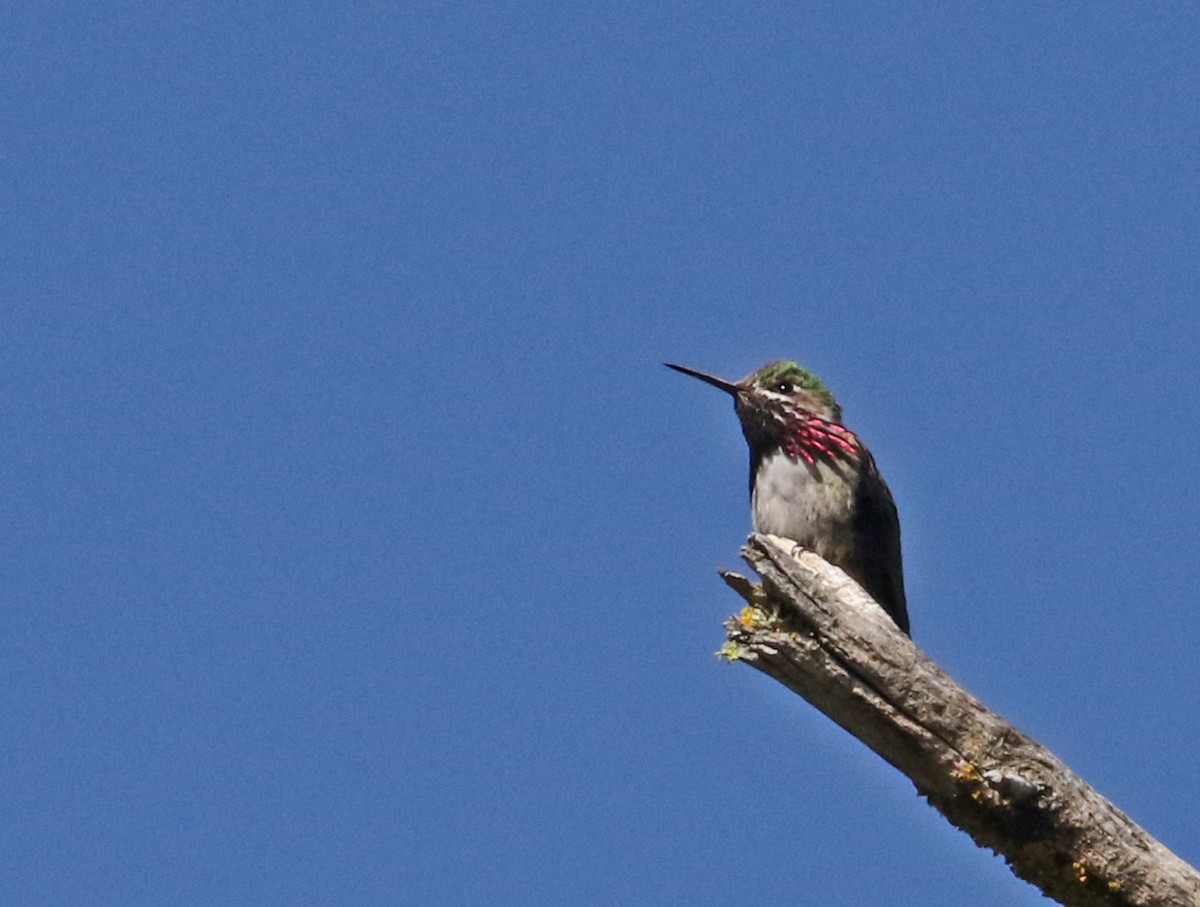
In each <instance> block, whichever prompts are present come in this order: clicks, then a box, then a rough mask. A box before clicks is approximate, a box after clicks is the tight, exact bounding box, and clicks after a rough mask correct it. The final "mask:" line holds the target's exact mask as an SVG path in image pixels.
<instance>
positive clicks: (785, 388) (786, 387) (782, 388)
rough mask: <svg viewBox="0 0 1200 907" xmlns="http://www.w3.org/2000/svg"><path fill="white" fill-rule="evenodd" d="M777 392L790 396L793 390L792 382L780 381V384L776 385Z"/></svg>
mask: <svg viewBox="0 0 1200 907" xmlns="http://www.w3.org/2000/svg"><path fill="white" fill-rule="evenodd" d="M775 390H776V392H777V393H780V394H790V393H791V392H792V390H793V386H792V382H790V381H780V382H779V383H778V384H776V385H775Z"/></svg>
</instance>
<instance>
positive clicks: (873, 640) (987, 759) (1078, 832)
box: [721, 535, 1200, 907]
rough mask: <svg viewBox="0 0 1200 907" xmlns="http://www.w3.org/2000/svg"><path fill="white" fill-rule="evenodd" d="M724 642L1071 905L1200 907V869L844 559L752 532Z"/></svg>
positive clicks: (730, 654) (726, 651) (729, 577)
mask: <svg viewBox="0 0 1200 907" xmlns="http://www.w3.org/2000/svg"><path fill="white" fill-rule="evenodd" d="M742 557H743V558H745V560H746V562H747V563H748V564H750V566H751V567H753V568H754V570H755V571H756V572H757V573H758V574H759V575H760V576H761V577H762V582H761V583H756V582H752V581H751V580H749V579H746V578H745V577H743V576H739V575H738V574H736V573H730V572H728V571H722V573H721V575H722V577H723V578H724V579H725V581H726V582H727V583H728V584H729V586H730V587H731V588H733V590H734V591H735V592H737V593H738V594H739V595H741V596H742V598H744V599H745V600H746V602H747V607H746V608H745V609H743V611H742V612H741V613H740V614H739V615H737V616H735V617H732V618H730V620H729V621H728V622H727V623H726V625H725V628H726V631H727V633H728V641H727V642H726V644H725V646H724V648H723V649H722V650H721V654H722V655H724V656H725V657H727V658H729V659H730V660H736V661H744V662H746V663H747V664H749V665H751V666H752V667H755V668H757V669H758V670H760V671H762V672H763V673H765V674H767V675H769V676H770V677H773V678H774V679H775V680H777V681H779V682H780V683H782V684H784V685H785V686H787V687H788V688H789V689H791V690H793V691H794V692H795V693H797V694H798V695H800V696H803V697H804V698H805V699H807V700H808V701H809V702H810V703H812V704H813V705H814V706H816V707H817V708H818V709H820V710H821V711H822V712H824V713H825V714H826V715H828V716H829V717H830V718H832V719H833V720H834V721H836V722H837V723H838V724H840V725H841V726H842V727H843V728H845V729H846V730H847V731H849V732H850V733H851V734H853V735H854V736H855V737H857V738H858V739H859V740H861V741H863V742H864V743H865V744H866V745H867V746H869V747H870V748H871V749H873V750H874V751H875V752H876V753H878V754H879V755H880V756H882V757H883V758H884V759H885V760H887V761H888V762H890V763H891V764H892V765H894V766H895V767H896V768H898V769H899V770H900V771H901V772H903V773H904V774H905V775H907V776H908V777H909V778H910V779H911V780H912V782H913V784H914V785H916V788H917V792H918V793H919V794H921V795H923V796H924V797H925V798H926V799H928V801H929V802H930V803H931V804H932V805H933V806H934V807H935V808H936V809H938V810H939V811H940V812H941V813H942V814H943V815H944V816H945V817H946V818H947V819H948V820H949V821H950V822H951V823H952V824H954V825H956V826H958V827H959V828H961V829H962V830H963V831H965V832H967V834H969V835H970V836H971V837H972V838H973V839H974V840H975V842H976V843H977V844H979V845H980V846H981V847H987V848H990V849H991V850H994V851H995V852H996V853H998V854H1000V855H1001V856H1003V857H1004V858H1005V859H1006V860H1007V861H1008V864H1009V866H1010V868H1011V869H1012V871H1013V872H1014V873H1015V874H1016V875H1017V876H1018V877H1020V878H1022V879H1024V880H1026V881H1027V882H1029V883H1031V884H1033V885H1035V886H1036V887H1038V888H1039V889H1041V891H1042V892H1043V893H1044V894H1046V895H1047V896H1048V897H1051V898H1054V899H1055V900H1057V901H1058V902H1060V903H1061V904H1064V905H1067V907H1101V905H1104V907H1114V905H1138V907H1166V905H1170V907H1200V873H1197V871H1196V870H1195V869H1193V868H1192V867H1191V866H1190V865H1188V864H1187V863H1185V862H1184V861H1183V860H1181V859H1180V858H1179V857H1177V856H1176V855H1175V854H1174V853H1172V852H1171V851H1170V850H1168V849H1167V848H1166V847H1165V846H1163V845H1162V844H1160V843H1159V842H1158V841H1156V840H1155V839H1154V838H1152V837H1151V836H1150V835H1149V834H1147V833H1146V832H1145V831H1144V830H1143V829H1142V828H1140V827H1139V826H1138V825H1136V824H1135V823H1134V822H1133V821H1132V820H1131V819H1130V818H1129V817H1128V816H1126V815H1125V814H1124V813H1122V812H1121V811H1120V810H1119V809H1117V808H1116V807H1115V806H1113V804H1112V803H1110V802H1109V801H1108V800H1106V799H1105V798H1104V797H1102V796H1100V794H1098V793H1096V791H1094V790H1093V789H1092V788H1091V787H1089V786H1088V785H1087V784H1086V783H1085V782H1084V781H1083V780H1082V779H1081V778H1079V777H1077V776H1076V775H1075V774H1073V773H1072V772H1071V770H1070V769H1069V768H1067V766H1066V765H1064V764H1063V763H1062V762H1061V761H1060V760H1059V759H1058V758H1057V757H1056V756H1055V755H1054V754H1053V753H1051V752H1050V751H1049V750H1047V749H1046V748H1045V747H1043V746H1041V745H1040V744H1039V743H1037V742H1036V741H1034V740H1032V739H1030V738H1029V737H1027V736H1025V735H1024V734H1022V733H1021V732H1020V731H1019V730H1017V729H1016V728H1014V727H1013V726H1012V725H1011V724H1009V723H1008V722H1007V721H1005V720H1004V719H1003V718H1001V717H999V716H998V715H996V714H995V713H993V712H992V711H990V710H989V709H988V708H987V707H986V706H984V705H983V703H981V702H980V701H979V700H978V699H976V698H975V697H973V696H972V695H971V694H970V693H968V692H967V691H966V690H964V689H963V688H962V687H961V686H959V685H958V684H957V683H956V682H955V681H954V680H953V679H952V678H951V677H949V676H948V675H947V674H946V673H945V672H944V671H943V670H942V669H941V668H940V667H938V665H937V664H936V663H934V662H933V661H932V660H931V659H930V658H929V656H927V655H926V654H925V653H924V652H922V651H921V650H920V649H919V648H918V647H917V646H916V645H915V644H914V643H913V642H912V640H910V639H909V638H908V637H907V636H905V635H904V634H903V633H901V632H900V631H899V630H897V629H896V626H895V625H894V624H893V623H892V622H891V620H889V619H888V617H887V615H886V614H884V612H883V610H882V609H881V608H880V607H879V606H878V605H877V604H876V603H875V602H874V600H873V599H871V597H870V596H868V595H867V593H866V592H864V591H863V589H862V588H861V587H860V586H859V585H858V584H857V583H855V582H854V581H853V580H852V579H850V578H849V577H848V576H846V574H845V573H843V572H842V571H841V570H840V569H839V568H837V567H835V566H833V565H831V564H829V563H828V562H826V561H824V560H822V559H821V558H820V557H818V556H817V555H816V554H814V553H812V552H811V551H798V550H795V545H794V544H793V543H792V542H790V541H788V540H787V539H781V538H777V537H775V536H764V535H752V536H750V538H749V540H748V541H747V543H746V546H745V547H744V548H743V549H742Z"/></svg>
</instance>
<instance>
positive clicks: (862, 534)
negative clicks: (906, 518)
mask: <svg viewBox="0 0 1200 907" xmlns="http://www.w3.org/2000/svg"><path fill="white" fill-rule="evenodd" d="M868 456H869V455H868ZM863 465H864V468H863V470H862V476H861V478H860V480H859V483H858V487H857V489H856V492H855V521H854V522H855V527H854V528H855V534H856V536H857V541H858V545H857V548H858V560H859V563H858V567H859V570H860V571H861V573H862V575H861V576H860V577H858V580H859V582H860V583H861V584H862V586H863V588H864V589H866V590H867V591H868V592H869V593H871V597H872V598H874V599H875V601H877V602H879V604H880V605H881V606H882V607H883V610H884V611H886V612H887V613H888V614H889V615H890V616H891V618H892V620H894V621H895V622H896V626H898V627H899V628H900V629H901V630H903V631H904V632H905V633H909V624H908V602H907V600H906V599H905V597H904V567H903V565H902V563H901V557H900V517H899V515H898V514H897V513H896V504H895V501H893V499H892V492H891V489H889V488H888V486H887V483H886V482H885V481H884V480H883V476H881V475H880V474H879V470H878V469H877V468H876V467H875V461H874V460H870V462H868V463H865V464H863ZM910 635H911V634H910Z"/></svg>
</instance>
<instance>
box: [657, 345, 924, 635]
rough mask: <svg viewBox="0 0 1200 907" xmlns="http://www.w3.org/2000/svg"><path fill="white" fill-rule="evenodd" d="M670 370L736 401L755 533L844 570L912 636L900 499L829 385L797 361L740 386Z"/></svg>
mask: <svg viewBox="0 0 1200 907" xmlns="http://www.w3.org/2000/svg"><path fill="white" fill-rule="evenodd" d="M667 367H668V368H673V369H675V371H677V372H683V374H685V375H691V376H692V377H693V378H699V379H700V380H701V381H704V382H705V383H707V384H711V385H712V386H713V387H716V388H720V389H721V390H723V391H725V393H727V394H729V395H730V396H732V397H733V404H734V409H735V410H736V412H737V415H738V419H740V420H741V423H742V434H744V435H745V436H746V444H747V445H749V447H750V510H751V516H752V519H753V525H754V531H755V532H760V533H764V534H768V535H779V536H783V537H784V538H787V539H791V540H792V541H794V542H796V543H797V544H798V545H800V546H801V547H803V548H808V549H810V550H812V551H815V552H816V553H817V554H819V555H820V556H821V557H823V558H825V560H827V561H829V562H830V563H832V564H836V565H837V566H839V567H841V568H842V569H843V570H845V571H846V573H848V574H849V575H850V576H852V577H853V578H854V579H855V580H857V581H858V583H859V585H861V586H862V587H863V588H864V589H866V590H867V592H869V593H870V595H871V597H872V598H874V599H875V601H877V602H879V604H880V605H881V606H882V607H883V610H884V611H886V612H887V613H888V615H889V616H890V617H891V618H892V620H893V621H895V622H896V625H897V626H898V627H899V628H900V629H901V630H903V631H904V632H905V633H908V632H909V625H908V607H907V604H906V602H905V599H904V574H903V571H902V569H901V564H900V520H899V517H898V516H897V515H896V504H895V502H894V501H893V500H892V492H891V491H890V490H889V489H888V487H887V483H886V482H884V480H883V477H882V476H881V475H880V474H879V470H878V469H877V468H876V466H875V458H874V457H872V456H871V452H870V451H869V450H867V448H866V445H865V444H863V443H862V441H860V440H859V439H858V435H856V434H854V432H852V431H850V430H849V429H848V428H846V427H845V426H844V425H842V408H841V407H840V406H838V404H837V401H836V400H834V398H833V394H831V393H830V392H829V389H828V388H827V387H826V386H825V385H824V384H823V383H822V382H821V380H820V379H819V378H817V376H816V375H814V374H813V373H812V372H809V371H807V370H806V369H803V368H801V367H800V366H799V365H797V364H796V363H795V362H790V361H780V362H771V363H769V364H767V365H764V366H763V367H762V368H760V369H759V370H758V371H756V372H752V373H751V374H749V375H747V376H746V377H745V378H743V379H742V380H741V381H738V382H732V381H725V380H724V379H722V378H716V377H714V376H712V375H707V374H705V373H704V372H698V371H696V370H695V369H691V368H686V367H684V366H682V365H672V364H671V363H667Z"/></svg>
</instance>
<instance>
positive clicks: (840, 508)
mask: <svg viewBox="0 0 1200 907" xmlns="http://www.w3.org/2000/svg"><path fill="white" fill-rule="evenodd" d="M850 495H851V489H850V487H849V486H848V485H847V482H846V480H845V479H844V478H843V477H842V476H840V475H838V474H837V473H836V472H834V470H833V468H832V467H830V466H829V465H828V464H825V463H818V464H817V465H816V466H815V467H810V466H808V465H807V464H805V463H796V462H794V461H792V460H789V459H788V458H787V457H786V456H784V455H783V454H782V453H776V454H773V455H771V456H770V457H768V458H766V459H764V460H763V462H762V464H761V465H760V466H759V470H758V478H757V481H756V482H755V483H754V495H753V498H752V500H751V511H752V515H753V520H754V531H755V532H762V533H770V534H773V535H782V536H783V537H784V538H789V539H792V540H794V541H797V542H799V543H800V544H802V545H805V546H807V547H815V546H816V542H817V540H818V539H823V540H831V539H830V536H831V535H841V534H842V533H843V532H849V531H850V528H851V527H850Z"/></svg>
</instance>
